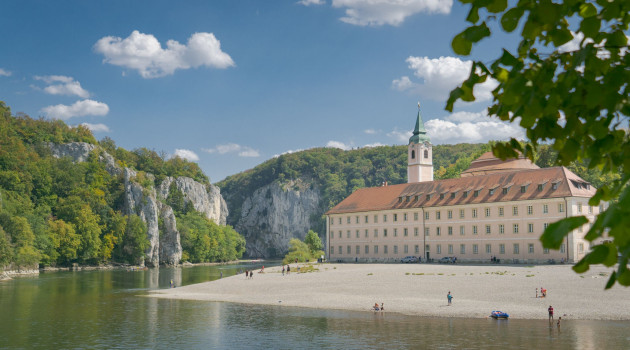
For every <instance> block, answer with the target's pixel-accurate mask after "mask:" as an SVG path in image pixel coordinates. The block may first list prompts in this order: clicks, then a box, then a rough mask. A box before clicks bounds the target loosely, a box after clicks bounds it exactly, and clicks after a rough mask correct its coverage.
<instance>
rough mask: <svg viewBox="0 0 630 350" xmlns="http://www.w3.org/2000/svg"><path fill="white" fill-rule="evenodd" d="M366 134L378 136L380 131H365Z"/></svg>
mask: <svg viewBox="0 0 630 350" xmlns="http://www.w3.org/2000/svg"><path fill="white" fill-rule="evenodd" d="M363 132H364V133H366V134H368V135H376V133H377V132H378V131H376V130H374V129H365V130H363Z"/></svg>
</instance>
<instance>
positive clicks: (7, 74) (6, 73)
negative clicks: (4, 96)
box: [0, 68, 11, 77]
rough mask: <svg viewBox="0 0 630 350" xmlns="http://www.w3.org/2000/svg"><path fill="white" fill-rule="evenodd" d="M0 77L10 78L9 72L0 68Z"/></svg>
mask: <svg viewBox="0 0 630 350" xmlns="http://www.w3.org/2000/svg"><path fill="white" fill-rule="evenodd" d="M0 76H2V77H10V76H11V72H10V71H8V70H5V69H2V68H0Z"/></svg>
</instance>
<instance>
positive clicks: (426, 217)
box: [424, 211, 429, 220]
mask: <svg viewBox="0 0 630 350" xmlns="http://www.w3.org/2000/svg"><path fill="white" fill-rule="evenodd" d="M424 218H425V219H426V220H429V212H428V211H427V212H425V213H424Z"/></svg>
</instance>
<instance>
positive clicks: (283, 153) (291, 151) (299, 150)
mask: <svg viewBox="0 0 630 350" xmlns="http://www.w3.org/2000/svg"><path fill="white" fill-rule="evenodd" d="M303 150H304V149H302V148H298V149H290V150H288V151H284V152H282V153H280V154H274V155H273V157H271V158H278V157H280V156H282V155H285V154H291V153H297V152H302V151H303Z"/></svg>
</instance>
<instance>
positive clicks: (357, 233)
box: [356, 230, 359, 238]
mask: <svg viewBox="0 0 630 350" xmlns="http://www.w3.org/2000/svg"><path fill="white" fill-rule="evenodd" d="M356 236H357V238H359V230H357V232H356Z"/></svg>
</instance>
